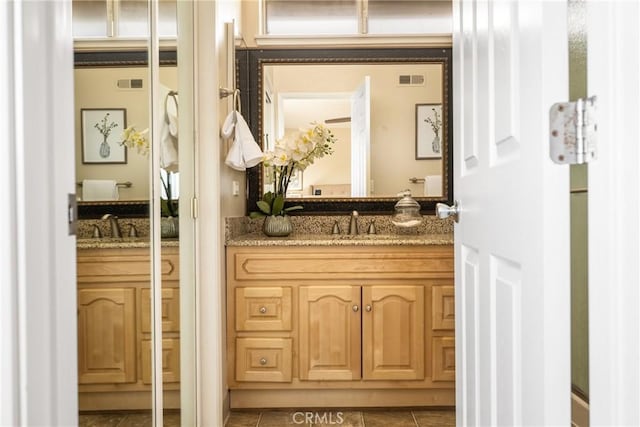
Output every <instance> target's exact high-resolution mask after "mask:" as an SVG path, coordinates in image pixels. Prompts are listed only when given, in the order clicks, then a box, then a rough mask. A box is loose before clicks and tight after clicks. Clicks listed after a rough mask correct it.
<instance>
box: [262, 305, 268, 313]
mask: <svg viewBox="0 0 640 427" xmlns="http://www.w3.org/2000/svg"><path fill="white" fill-rule="evenodd" d="M266 312H267V307H265V306H262V307H260V313H262V314H265V313H266Z"/></svg>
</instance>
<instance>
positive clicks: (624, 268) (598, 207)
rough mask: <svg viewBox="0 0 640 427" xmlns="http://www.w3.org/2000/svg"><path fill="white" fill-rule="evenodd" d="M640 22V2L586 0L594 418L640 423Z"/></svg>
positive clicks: (595, 420)
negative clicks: (593, 128)
mask: <svg viewBox="0 0 640 427" xmlns="http://www.w3.org/2000/svg"><path fill="white" fill-rule="evenodd" d="M639 21H640V4H639V3H638V2H636V1H621V0H620V1H591V0H589V1H587V38H588V73H587V74H588V93H589V95H596V96H597V97H598V114H597V117H598V134H599V135H598V158H597V159H596V160H595V161H593V162H591V163H590V164H589V178H588V179H589V208H588V209H589V219H588V221H589V225H588V227H589V234H588V235H589V412H590V414H589V416H590V424H591V425H616V426H618V425H619V426H622V425H629V426H631V425H633V426H637V425H640V315H639V307H640V287H639V283H640V268H639V265H640V255H639V254H640V215H639V214H638V212H639V210H640V168H639V165H640V149H639V148H638V140H639V139H640V120H639V114H640V77H639V76H640V30H639V29H638V22H639Z"/></svg>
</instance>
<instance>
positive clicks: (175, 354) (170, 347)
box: [141, 338, 180, 384]
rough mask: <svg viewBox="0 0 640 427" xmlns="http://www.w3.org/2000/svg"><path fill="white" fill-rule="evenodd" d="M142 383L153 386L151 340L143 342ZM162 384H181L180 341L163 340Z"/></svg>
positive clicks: (174, 339)
mask: <svg viewBox="0 0 640 427" xmlns="http://www.w3.org/2000/svg"><path fill="white" fill-rule="evenodd" d="M141 362H142V382H143V383H145V384H151V340H142V361H141ZM162 382H164V383H178V382H180V339H179V338H164V339H163V340H162Z"/></svg>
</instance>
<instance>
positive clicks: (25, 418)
mask: <svg viewBox="0 0 640 427" xmlns="http://www.w3.org/2000/svg"><path fill="white" fill-rule="evenodd" d="M71 18H72V17H71V2H69V1H66V2H60V1H56V2H2V3H1V4H0V22H1V23H2V25H0V28H1V29H0V39H1V40H4V46H5V49H0V55H1V56H2V59H3V60H2V61H0V64H1V65H0V77H1V78H0V85H2V88H3V93H4V94H5V95H4V96H3V97H1V99H0V122H1V123H2V125H0V135H2V136H3V138H2V139H3V140H4V141H8V142H7V143H3V144H0V145H1V146H2V148H0V153H2V156H0V165H1V167H0V170H1V172H0V173H1V174H2V178H3V180H2V182H3V183H4V184H5V191H4V195H5V202H6V203H5V204H4V205H3V208H2V209H1V210H0V221H2V224H4V225H5V232H6V233H7V235H6V236H5V238H4V239H2V243H0V248H1V254H2V255H1V256H0V259H1V261H0V262H1V265H2V268H0V277H1V278H2V283H3V285H2V286H0V296H1V298H0V323H1V324H2V328H0V346H1V347H2V349H3V350H2V352H1V353H0V424H3V425H74V424H76V423H77V420H78V403H77V395H78V388H77V387H78V386H77V350H76V348H77V347H76V285H75V283H76V279H75V277H76V250H75V246H76V240H75V236H72V235H69V232H68V231H69V227H68V221H69V215H70V210H69V206H68V205H69V198H68V195H70V194H71V195H73V193H75V188H76V187H75V176H74V174H75V173H74V171H75V155H74V147H73V144H70V143H69V141H73V140H74V130H73V129H74V109H73V97H70V96H69V94H71V93H73V38H72V33H71V26H70V25H69V24H68V23H70V22H71ZM31 28H41V29H43V30H45V31H29V30H28V29H31ZM42 70H47V72H42ZM34 124H37V126H34Z"/></svg>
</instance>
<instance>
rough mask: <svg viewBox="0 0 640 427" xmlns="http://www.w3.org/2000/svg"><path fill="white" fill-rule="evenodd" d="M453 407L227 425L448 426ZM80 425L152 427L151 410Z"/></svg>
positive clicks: (251, 414)
mask: <svg viewBox="0 0 640 427" xmlns="http://www.w3.org/2000/svg"><path fill="white" fill-rule="evenodd" d="M164 425H165V426H166V427H180V414H178V413H169V414H165V415H164ZM455 425H456V413H455V410H454V409H450V410H449V409H424V408H422V409H412V410H404V409H367V410H352V409H348V410H341V409H311V410H295V409H290V410H265V411H259V410H254V411H252V410H247V411H232V412H231V414H230V416H229V418H228V420H227V422H226V424H225V427H286V426H306V427H336V426H339V427H449V426H455ZM79 426H80V427H151V413H149V412H110V413H100V414H82V415H80V419H79Z"/></svg>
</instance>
